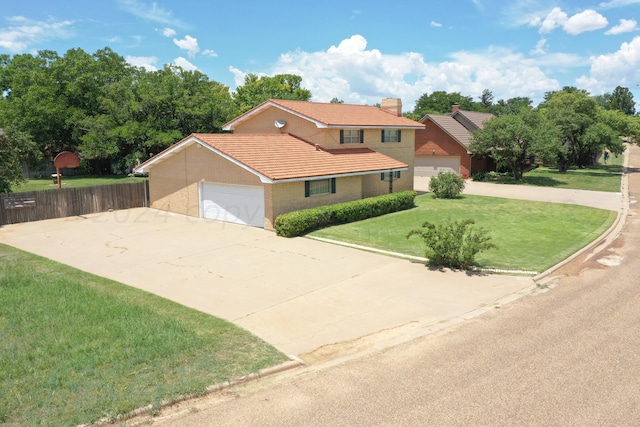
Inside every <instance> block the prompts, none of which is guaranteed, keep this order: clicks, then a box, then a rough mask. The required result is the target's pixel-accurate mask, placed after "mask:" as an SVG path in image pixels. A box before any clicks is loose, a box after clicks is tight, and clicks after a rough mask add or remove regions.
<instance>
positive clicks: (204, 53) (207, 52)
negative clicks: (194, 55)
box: [202, 49, 218, 58]
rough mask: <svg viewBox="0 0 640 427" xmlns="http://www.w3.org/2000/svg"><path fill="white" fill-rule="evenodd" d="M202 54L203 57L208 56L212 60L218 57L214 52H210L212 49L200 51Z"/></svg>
mask: <svg viewBox="0 0 640 427" xmlns="http://www.w3.org/2000/svg"><path fill="white" fill-rule="evenodd" d="M202 54H203V55H204V56H210V57H212V58H217V57H218V54H217V53H216V51H215V50H212V49H205V50H203V51H202Z"/></svg>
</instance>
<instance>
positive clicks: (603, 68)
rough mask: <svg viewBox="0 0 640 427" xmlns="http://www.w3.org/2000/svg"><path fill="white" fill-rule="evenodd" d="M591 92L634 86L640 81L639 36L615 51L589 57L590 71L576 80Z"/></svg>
mask: <svg viewBox="0 0 640 427" xmlns="http://www.w3.org/2000/svg"><path fill="white" fill-rule="evenodd" d="M577 81H578V83H579V84H580V85H581V87H584V88H585V89H587V90H589V91H590V92H592V93H603V92H606V91H609V92H610V91H611V90H613V88H615V87H616V86H618V85H620V86H627V87H634V86H636V85H637V84H638V83H640V36H637V37H635V38H634V39H633V40H632V41H631V42H629V43H627V42H625V43H622V45H620V49H618V51H617V52H614V53H610V54H606V55H600V56H594V57H592V58H591V73H590V75H589V76H582V77H580V78H579V79H578V80H577Z"/></svg>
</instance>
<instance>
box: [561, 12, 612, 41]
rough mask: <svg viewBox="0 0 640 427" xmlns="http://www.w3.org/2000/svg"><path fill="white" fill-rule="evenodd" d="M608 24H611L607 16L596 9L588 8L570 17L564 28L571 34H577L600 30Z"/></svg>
mask: <svg viewBox="0 0 640 427" xmlns="http://www.w3.org/2000/svg"><path fill="white" fill-rule="evenodd" d="M607 25H609V21H607V18H605V17H604V16H602V15H600V14H599V13H598V12H596V11H595V10H591V9H587V10H585V11H583V12H580V13H576V14H575V15H573V16H572V17H571V18H569V20H568V21H567V22H566V24H564V30H565V31H566V32H567V33H569V34H572V35H576V34H580V33H584V32H586V31H595V30H599V29H601V28H605V27H606V26H607Z"/></svg>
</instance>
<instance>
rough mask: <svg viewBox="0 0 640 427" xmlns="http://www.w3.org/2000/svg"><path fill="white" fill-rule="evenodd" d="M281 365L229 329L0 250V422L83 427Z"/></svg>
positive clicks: (272, 353)
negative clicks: (105, 418) (79, 425)
mask: <svg viewBox="0 0 640 427" xmlns="http://www.w3.org/2000/svg"><path fill="white" fill-rule="evenodd" d="M285 360H286V357H285V356H284V355H283V354H281V353H280V352H278V351H277V350H276V349H274V348H273V347H271V346H270V345H268V344H266V343H265V342H263V341H261V340H260V339H258V338H257V337H255V336H253V335H251V334H250V333H248V332H247V331H244V330H242V329H240V328H238V327H236V326H234V325H233V324H231V323H229V322H226V321H223V320H221V319H218V318H214V317H212V316H209V315H206V314H204V313H201V312H198V311H195V310H192V309H189V308H186V307H184V306H181V305H179V304H176V303H173V302H170V301H167V300H165V299H163V298H160V297H157V296H155V295H152V294H149V293H146V292H143V291H140V290H137V289H134V288H130V287H128V286H125V285H123V284H120V283H117V282H113V281H110V280H107V279H104V278H101V277H97V276H94V275H91V274H88V273H85V272H82V271H79V270H76V269H74V268H71V267H69V266H65V265H63V264H59V263H57V262H54V261H50V260H47V259H45V258H41V257H38V256H36V255H32V254H29V253H26V252H23V251H20V250H17V249H14V248H12V247H9V246H5V245H0V424H3V423H7V424H8V425H20V426H35V425H50V426H66V425H69V426H71V425H78V424H81V423H89V422H93V421H96V420H98V419H100V418H102V417H105V416H106V417H113V416H115V415H118V414H123V413H127V412H129V411H131V410H133V409H136V408H139V407H143V406H145V405H148V404H157V403H158V402H161V401H163V400H165V399H171V398H176V397H177V396H181V395H185V394H191V393H202V392H203V391H205V389H206V387H207V386H209V385H212V384H216V383H220V382H222V381H224V380H228V379H231V378H236V377H238V376H242V375H246V374H249V373H252V372H258V371H259V370H260V369H262V368H265V367H268V366H273V365H275V364H278V363H280V362H283V361H285Z"/></svg>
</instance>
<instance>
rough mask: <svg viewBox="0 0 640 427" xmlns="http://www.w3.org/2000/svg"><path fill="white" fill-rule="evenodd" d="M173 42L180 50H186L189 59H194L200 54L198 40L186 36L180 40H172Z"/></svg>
mask: <svg viewBox="0 0 640 427" xmlns="http://www.w3.org/2000/svg"><path fill="white" fill-rule="evenodd" d="M173 42H174V43H175V44H176V46H178V47H179V48H180V49H182V50H186V51H187V55H189V58H194V57H195V56H196V54H197V53H198V52H200V47H199V46H198V39H196V38H194V37H191V36H190V35H188V34H187V35H186V36H185V37H184V39H182V40H178V39H173Z"/></svg>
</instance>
